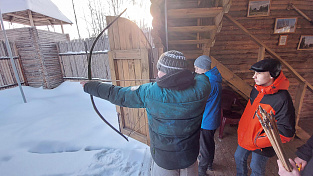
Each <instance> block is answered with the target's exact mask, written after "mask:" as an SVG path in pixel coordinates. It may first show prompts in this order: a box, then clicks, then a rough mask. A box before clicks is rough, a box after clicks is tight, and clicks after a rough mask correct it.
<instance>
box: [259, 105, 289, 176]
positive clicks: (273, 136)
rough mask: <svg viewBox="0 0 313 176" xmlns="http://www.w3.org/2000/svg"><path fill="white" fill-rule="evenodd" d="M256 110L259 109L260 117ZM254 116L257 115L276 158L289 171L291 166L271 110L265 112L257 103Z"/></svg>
mask: <svg viewBox="0 0 313 176" xmlns="http://www.w3.org/2000/svg"><path fill="white" fill-rule="evenodd" d="M258 111H260V114H261V116H262V117H260V115H259V114H258V113H257V112H258ZM256 116H257V117H258V119H259V121H260V123H261V125H262V127H263V129H264V131H265V133H266V135H267V137H268V139H269V140H270V142H271V144H272V146H273V148H274V150H275V153H276V155H277V157H278V159H279V160H280V161H281V162H282V164H283V166H284V168H285V169H286V170H287V171H289V172H291V171H292V166H291V165H290V163H289V161H288V160H287V159H286V155H285V151H284V149H283V147H282V142H281V139H280V136H279V132H278V128H277V124H276V121H275V119H274V117H273V113H272V112H271V113H270V114H269V113H267V112H266V111H265V110H264V109H263V108H262V107H261V106H260V105H259V107H258V110H257V111H256Z"/></svg>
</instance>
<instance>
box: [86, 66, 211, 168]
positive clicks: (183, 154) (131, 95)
mask: <svg viewBox="0 0 313 176" xmlns="http://www.w3.org/2000/svg"><path fill="white" fill-rule="evenodd" d="M190 74H191V72H190ZM192 80H193V85H191V86H189V87H188V88H186V89H184V90H173V89H169V88H161V87H160V86H159V85H158V84H157V83H147V84H143V85H141V86H137V87H119V86H114V85H110V84H104V83H100V82H89V83H86V84H85V86H84V91H85V92H87V93H89V94H91V95H94V96H97V97H100V98H103V99H106V100H108V101H110V102H111V103H113V104H115V105H119V106H124V107H129V108H146V110H147V116H148V123H149V134H150V151H151V155H152V157H153V159H154V161H155V162H156V164H157V165H159V166H160V167H162V168H165V169H168V170H172V169H183V168H187V167H189V166H190V165H192V164H193V163H194V162H195V161H196V160H197V156H198V154H199V137H200V125H201V119H202V114H203V110H204V107H205V102H206V100H207V98H208V96H209V94H210V87H211V86H210V82H209V79H208V77H207V76H205V75H196V76H195V77H194V78H193V76H192ZM171 82H172V83H173V82H175V79H174V80H173V79H171ZM160 85H161V84H160Z"/></svg>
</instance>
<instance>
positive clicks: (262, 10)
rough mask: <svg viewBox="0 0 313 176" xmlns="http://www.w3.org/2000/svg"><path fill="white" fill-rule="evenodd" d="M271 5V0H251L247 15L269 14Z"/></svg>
mask: <svg viewBox="0 0 313 176" xmlns="http://www.w3.org/2000/svg"><path fill="white" fill-rule="evenodd" d="M270 5H271V1H270V0H263V1H255V0H253V1H249V5H248V15H247V17H258V16H269V15H270Z"/></svg>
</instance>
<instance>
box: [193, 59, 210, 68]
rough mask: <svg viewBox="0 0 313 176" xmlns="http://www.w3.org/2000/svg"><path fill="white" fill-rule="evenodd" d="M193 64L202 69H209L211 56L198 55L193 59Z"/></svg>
mask: <svg viewBox="0 0 313 176" xmlns="http://www.w3.org/2000/svg"><path fill="white" fill-rule="evenodd" d="M194 66H197V67H199V68H201V69H204V70H211V58H210V57H209V56H206V55H202V56H199V57H198V58H197V59H196V60H195V63H194Z"/></svg>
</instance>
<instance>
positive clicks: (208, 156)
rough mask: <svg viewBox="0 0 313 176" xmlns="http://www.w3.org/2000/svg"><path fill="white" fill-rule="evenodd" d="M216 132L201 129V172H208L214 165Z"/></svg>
mask: <svg viewBox="0 0 313 176" xmlns="http://www.w3.org/2000/svg"><path fill="white" fill-rule="evenodd" d="M215 131H216V130H205V129H201V133H200V155H201V156H200V159H199V170H202V171H204V172H205V171H206V170H207V169H208V165H212V163H213V160H214V154H215V142H214V133H215Z"/></svg>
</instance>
